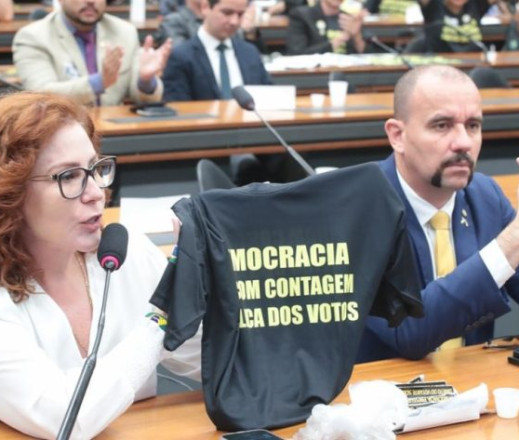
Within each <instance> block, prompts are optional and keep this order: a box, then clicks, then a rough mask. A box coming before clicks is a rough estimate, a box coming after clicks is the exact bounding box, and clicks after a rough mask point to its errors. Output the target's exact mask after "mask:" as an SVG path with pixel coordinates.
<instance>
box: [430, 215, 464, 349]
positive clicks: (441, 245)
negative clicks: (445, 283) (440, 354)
mask: <svg viewBox="0 0 519 440" xmlns="http://www.w3.org/2000/svg"><path fill="white" fill-rule="evenodd" d="M449 221H450V218H449V214H447V213H446V212H444V211H438V212H437V213H436V214H435V215H434V216H433V218H432V219H431V220H430V224H431V226H432V228H433V229H434V231H435V234H436V237H435V242H434V262H435V264H436V275H437V277H438V278H439V277H443V276H445V275H447V274H448V273H450V272H452V271H453V270H454V268H455V267H456V257H455V255H454V249H453V247H452V244H451V239H450V231H449ZM462 345H463V340H462V338H455V339H450V340H448V341H445V342H444V343H443V344H442V345H441V347H440V349H442V350H443V349H446V348H455V347H461V346H462Z"/></svg>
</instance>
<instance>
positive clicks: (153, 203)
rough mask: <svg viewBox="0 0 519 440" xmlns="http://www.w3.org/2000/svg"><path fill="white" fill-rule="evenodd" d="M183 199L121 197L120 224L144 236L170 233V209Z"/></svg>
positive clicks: (172, 197) (170, 197)
mask: <svg viewBox="0 0 519 440" xmlns="http://www.w3.org/2000/svg"><path fill="white" fill-rule="evenodd" d="M183 197H189V195H187V194H185V195H176V196H167V197H149V198H144V197H123V198H121V214H120V222H121V223H122V224H123V225H125V226H126V227H127V228H128V229H131V230H135V231H140V232H143V233H145V234H153V233H162V232H170V231H172V229H173V225H172V223H171V218H172V215H173V213H172V211H171V207H172V206H173V205H174V204H175V203H176V202H178V201H179V200H180V199H181V198H183Z"/></svg>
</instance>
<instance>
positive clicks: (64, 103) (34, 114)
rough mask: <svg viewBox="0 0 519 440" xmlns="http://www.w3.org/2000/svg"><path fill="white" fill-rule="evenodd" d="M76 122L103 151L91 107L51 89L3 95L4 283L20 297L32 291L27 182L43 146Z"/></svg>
mask: <svg viewBox="0 0 519 440" xmlns="http://www.w3.org/2000/svg"><path fill="white" fill-rule="evenodd" d="M73 122H77V123H79V124H80V125H81V126H82V127H83V128H84V129H85V132H86V133H87V135H88V137H89V138H90V140H91V141H92V143H93V145H94V148H95V149H96V151H97V152H99V137H98V134H97V132H96V130H95V127H94V123H93V121H92V118H91V117H90V114H89V111H88V109H87V108H85V107H83V106H82V105H80V104H79V103H77V102H75V101H74V100H73V99H71V98H69V97H66V96H63V95H57V94H52V93H36V92H19V93H13V94H10V95H6V96H5V97H3V98H1V99H0V286H1V287H4V288H6V289H7V291H8V292H9V293H10V294H11V297H12V298H13V300H14V301H16V302H19V301H22V300H23V299H25V298H26V297H27V296H28V294H29V293H32V292H33V290H32V289H31V286H30V283H29V280H30V279H31V278H32V277H33V276H34V273H31V270H34V268H33V266H32V265H31V261H32V257H31V255H30V253H29V251H28V250H27V248H26V247H25V245H24V242H23V240H22V236H21V234H22V232H21V231H22V227H23V223H24V219H23V206H24V202H25V195H26V194H25V190H26V185H27V182H28V180H29V178H30V176H31V174H32V170H33V168H34V164H35V162H36V158H37V156H38V154H39V151H40V148H41V147H42V146H43V145H44V144H45V143H46V142H47V140H48V139H49V138H50V137H52V136H53V135H54V134H55V133H56V132H57V131H58V130H59V129H60V128H61V127H63V126H64V125H67V124H70V123H73Z"/></svg>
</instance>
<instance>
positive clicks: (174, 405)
mask: <svg viewBox="0 0 519 440" xmlns="http://www.w3.org/2000/svg"><path fill="white" fill-rule="evenodd" d="M509 354H510V351H491V350H483V349H482V348H481V346H473V347H466V348H462V349H455V350H447V351H444V352H440V353H434V354H432V355H430V356H428V357H427V358H426V359H424V360H421V361H405V360H401V359H391V360H387V361H380V362H371V363H367V364H360V365H357V366H355V368H354V370H353V374H352V377H351V379H350V382H349V383H355V382H359V381H363V380H374V379H385V380H392V381H397V382H406V381H408V380H410V379H411V378H413V377H415V376H417V375H418V374H425V377H426V379H427V380H446V381H447V382H449V383H451V384H452V385H453V386H454V387H455V388H456V389H457V390H458V392H463V391H466V390H468V389H471V388H474V387H476V386H478V385H479V384H480V383H482V382H484V383H486V384H487V386H488V388H489V398H490V401H489V405H488V408H489V409H493V408H494V403H493V398H492V394H491V393H492V390H493V389H495V388H498V387H504V386H513V387H519V368H518V367H516V366H512V365H510V364H508V363H507V360H506V357H507V356H508V355H509ZM336 402H343V403H347V402H348V392H347V390H345V391H343V392H342V393H341V394H340V395H339V396H338V398H337V399H336ZM245 410H246V409H245ZM301 426H302V425H299V426H296V427H290V428H285V429H280V430H277V431H275V432H276V434H278V435H280V436H281V437H282V438H290V436H291V435H293V434H294V433H295V432H296V431H297V430H298V428H300V427H301ZM220 434H221V433H219V432H217V431H215V428H214V425H213V424H212V423H211V421H210V420H209V418H208V417H207V415H206V412H205V408H204V404H203V398H202V394H201V392H191V393H180V394H170V395H165V396H160V397H156V398H153V399H149V400H146V401H144V402H139V403H136V404H134V405H133V406H132V407H131V408H130V409H129V410H128V411H127V412H126V413H125V414H123V415H121V416H120V417H119V418H118V419H117V420H115V421H114V422H113V423H112V424H111V425H110V426H109V427H108V428H107V429H106V430H105V431H104V432H103V433H102V434H101V435H100V436H98V437H97V438H98V439H99V440H114V439H124V440H142V439H145V438H153V439H155V440H172V439H179V440H180V439H182V440H217V439H219V436H220ZM0 438H2V440H14V439H22V438H27V437H25V436H23V435H21V434H18V433H16V432H15V431H13V430H12V429H10V428H9V427H7V426H5V425H3V424H1V423H0ZM399 438H402V439H403V440H414V439H420V440H429V439H431V440H432V439H435V440H437V439H442V440H463V439H470V440H508V439H517V438H519V419H517V418H516V419H500V418H498V417H497V416H496V415H494V414H487V415H484V416H482V417H481V419H479V420H477V421H471V422H466V423H460V424H456V425H450V426H444V427H438V428H432V429H428V430H424V431H417V432H414V433H408V434H404V435H402V436H400V437H399Z"/></svg>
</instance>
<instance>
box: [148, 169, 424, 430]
mask: <svg viewBox="0 0 519 440" xmlns="http://www.w3.org/2000/svg"><path fill="white" fill-rule="evenodd" d="M173 209H174V211H175V213H176V214H177V215H178V217H179V218H180V220H181V221H182V230H181V234H180V238H179V243H178V246H179V255H178V261H177V263H176V265H174V264H170V265H169V266H168V268H167V269H166V271H165V273H164V275H163V278H162V280H161V282H160V284H159V286H158V287H157V289H156V291H155V293H154V294H153V297H152V300H151V301H152V303H153V304H154V305H156V306H157V307H159V308H161V309H162V310H165V311H167V312H168V316H169V317H168V328H167V330H166V336H165V341H164V345H165V347H166V348H167V349H168V350H174V349H175V348H177V347H178V346H179V345H180V344H182V342H183V341H185V340H186V339H187V338H189V337H190V336H192V335H193V334H194V333H195V332H196V330H197V328H198V326H199V323H200V321H201V320H202V319H203V338H202V383H203V390H204V398H205V403H206V408H207V411H208V414H209V416H210V418H211V420H212V421H213V422H214V423H215V425H216V426H217V427H218V428H219V429H222V430H239V429H250V428H259V427H266V428H275V427H281V426H287V425H291V424H295V423H298V422H301V421H303V420H305V419H306V418H307V417H308V416H309V415H310V412H311V409H312V407H313V406H314V405H316V404H318V403H325V404H327V403H329V402H330V401H331V400H332V399H333V398H334V397H335V396H336V395H337V394H338V393H339V392H340V391H341V390H342V389H343V388H344V386H345V385H346V384H347V382H348V380H349V378H350V374H351V370H352V368H353V364H354V362H355V358H356V353H357V350H358V347H359V343H360V339H361V336H362V333H363V329H364V322H365V319H366V317H367V315H368V314H370V313H371V314H373V315H376V316H381V317H384V318H386V319H387V320H388V324H389V325H392V326H395V325H398V324H399V323H400V322H401V321H402V320H403V319H404V318H405V317H406V316H414V317H420V316H422V314H423V310H422V303H421V299H420V287H419V283H418V278H417V276H416V268H415V263H414V258H413V255H412V250H411V247H410V243H409V239H408V236H407V233H406V229H405V224H406V223H405V218H404V215H405V214H404V212H405V211H404V207H403V205H402V201H401V199H400V198H399V197H398V195H397V194H396V192H395V191H394V189H393V187H392V186H391V185H390V184H389V182H388V181H387V180H386V178H385V177H384V175H383V174H382V172H381V171H380V168H379V167H378V166H377V165H376V164H364V165H359V166H355V167H351V168H348V169H342V170H337V171H333V172H330V173H325V174H320V175H317V176H313V177H309V178H306V179H303V180H300V181H297V182H292V183H287V184H258V183H253V184H251V185H249V186H246V187H240V188H235V189H231V190H213V191H208V192H205V193H202V194H200V195H198V196H194V197H192V198H191V199H183V200H181V201H180V202H178V203H177V204H175V206H174V207H173Z"/></svg>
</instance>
